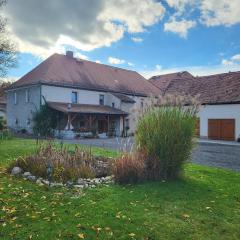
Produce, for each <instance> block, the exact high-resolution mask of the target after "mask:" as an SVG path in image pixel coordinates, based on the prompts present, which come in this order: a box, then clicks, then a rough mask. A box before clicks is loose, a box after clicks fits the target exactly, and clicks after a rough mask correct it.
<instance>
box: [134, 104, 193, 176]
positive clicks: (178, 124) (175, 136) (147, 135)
mask: <svg viewBox="0 0 240 240" xmlns="http://www.w3.org/2000/svg"><path fill="white" fill-rule="evenodd" d="M194 130H195V117H194V114H193V112H192V111H190V110H189V109H186V108H181V107H177V106H171V107H167V106H161V107H156V108H154V109H152V110H150V111H149V112H147V113H146V114H145V115H144V116H143V117H142V118H141V119H140V120H139V122H138V126H137V131H136V144H137V147H138V149H140V150H141V151H144V152H146V154H147V158H146V168H147V173H148V178H150V179H153V180H157V179H175V178H177V177H179V175H180V174H181V170H182V166H183V164H184V163H185V162H186V161H187V160H188V159H189V157H190V155H191V150H192V148H193V144H194V142H193V137H194Z"/></svg>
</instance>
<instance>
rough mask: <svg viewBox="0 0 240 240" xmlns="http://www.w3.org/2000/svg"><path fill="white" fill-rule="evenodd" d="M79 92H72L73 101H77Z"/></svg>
mask: <svg viewBox="0 0 240 240" xmlns="http://www.w3.org/2000/svg"><path fill="white" fill-rule="evenodd" d="M77 100H78V99H77V92H72V103H77Z"/></svg>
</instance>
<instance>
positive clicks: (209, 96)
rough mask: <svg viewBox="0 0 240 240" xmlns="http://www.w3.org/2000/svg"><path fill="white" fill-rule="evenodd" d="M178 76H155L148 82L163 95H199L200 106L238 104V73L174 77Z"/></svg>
mask: <svg viewBox="0 0 240 240" xmlns="http://www.w3.org/2000/svg"><path fill="white" fill-rule="evenodd" d="M178 74H180V75H181V73H174V74H172V75H169V74H168V76H167V77H165V75H162V76H155V77H152V78H150V79H149V81H150V82H151V83H152V84H154V85H155V86H157V87H158V88H159V92H160V93H163V94H179V95H191V96H197V95H199V96H200V101H201V103H202V104H220V103H239V102H240V71H239V72H229V73H222V74H216V75H210V76H203V77H193V76H192V75H191V74H184V75H186V77H184V76H182V77H176V76H177V75H178ZM171 76H172V77H171ZM162 80H163V81H162Z"/></svg>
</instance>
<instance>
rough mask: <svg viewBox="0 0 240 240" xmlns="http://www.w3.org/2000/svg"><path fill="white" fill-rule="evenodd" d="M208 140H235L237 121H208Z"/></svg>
mask: <svg viewBox="0 0 240 240" xmlns="http://www.w3.org/2000/svg"><path fill="white" fill-rule="evenodd" d="M208 138H209V139H214V140H226V141H234V140H235V119H208Z"/></svg>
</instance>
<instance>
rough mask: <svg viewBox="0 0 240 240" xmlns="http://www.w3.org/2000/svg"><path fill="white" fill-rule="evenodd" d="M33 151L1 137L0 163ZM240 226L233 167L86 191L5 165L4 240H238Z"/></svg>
mask: <svg viewBox="0 0 240 240" xmlns="http://www.w3.org/2000/svg"><path fill="white" fill-rule="evenodd" d="M72 147H73V146H72ZM33 150H34V141H32V140H20V139H14V140H11V141H5V142H0V162H1V165H2V166H6V164H7V162H9V161H11V160H12V159H13V158H14V157H16V156H19V155H24V154H27V153H28V152H30V151H33ZM93 152H94V153H96V154H103V155H104V154H107V155H108V156H116V153H114V152H111V151H106V150H100V149H93ZM239 224H240V174H237V173H233V172H230V171H224V170H219V169H214V168H208V167H200V166H197V165H192V164H189V165H187V166H186V168H185V178H184V179H183V180H181V181H176V182H159V183H145V184H141V185H137V186H130V185H129V186H125V187H123V186H114V185H113V186H109V187H99V188H97V189H88V190H85V191H83V192H81V191H77V190H66V189H63V188H57V189H56V188H55V189H49V188H47V187H39V186H37V185H35V184H32V183H30V182H27V181H25V180H22V179H16V178H12V177H11V176H9V175H8V174H6V173H5V170H4V167H2V168H1V170H0V239H21V240H22V239H43V240H45V239H51V240H52V239H148V240H150V239H151V240H153V239H156V240H158V239H179V240H180V239H181V240H182V239H184V240H185V239H197V240H198V239H204V240H205V239H218V240H219V239H224V240H225V239H240V227H239Z"/></svg>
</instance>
